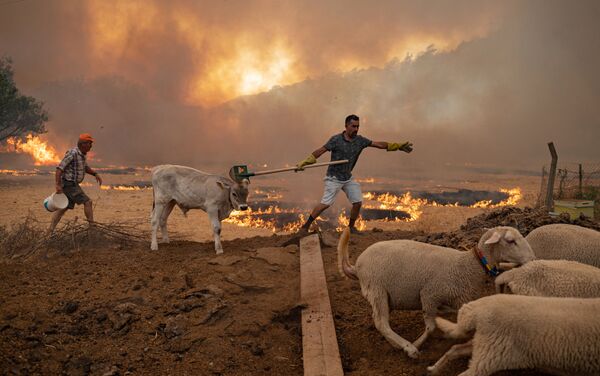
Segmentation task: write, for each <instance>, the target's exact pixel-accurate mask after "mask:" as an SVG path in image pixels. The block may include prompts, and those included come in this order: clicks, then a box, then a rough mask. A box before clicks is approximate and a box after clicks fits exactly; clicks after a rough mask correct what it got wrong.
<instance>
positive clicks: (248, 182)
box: [242, 179, 250, 188]
mask: <svg viewBox="0 0 600 376" xmlns="http://www.w3.org/2000/svg"><path fill="white" fill-rule="evenodd" d="M248 184H250V179H244V180H242V187H244V188H248Z"/></svg>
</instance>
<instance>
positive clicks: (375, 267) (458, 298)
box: [338, 227, 535, 358]
mask: <svg viewBox="0 0 600 376" xmlns="http://www.w3.org/2000/svg"><path fill="white" fill-rule="evenodd" d="M349 237H350V233H349V230H348V229H345V230H344V232H343V233H342V235H341V237H340V240H339V243H338V266H339V268H340V273H341V274H342V275H345V276H348V277H350V278H353V279H358V280H359V281H360V286H361V291H362V295H363V296H364V297H365V299H367V300H368V301H369V303H371V307H372V309H373V321H374V323H375V327H376V328H377V329H378V330H379V331H380V332H381V334H382V335H383V336H384V337H385V338H386V339H387V340H388V342H390V343H391V344H392V346H394V347H396V348H399V349H402V350H404V351H405V352H406V353H407V354H408V356H410V357H412V358H415V357H417V356H418V353H419V350H418V348H419V347H420V346H421V345H422V344H423V342H425V340H426V339H427V337H428V336H429V334H430V333H431V332H433V331H434V330H435V317H436V315H437V314H438V312H440V310H441V309H445V308H450V309H454V310H457V309H458V308H460V306H461V305H463V304H464V303H467V302H469V301H472V300H475V299H477V298H479V297H481V296H483V295H487V294H489V293H490V292H491V291H489V290H492V289H489V288H487V286H486V284H489V283H491V277H490V276H488V275H486V272H485V271H486V270H488V271H489V272H490V273H493V272H494V271H496V269H495V266H496V265H497V264H498V263H499V262H501V261H502V262H512V263H516V264H523V263H526V262H528V261H530V260H533V259H534V258H535V255H534V254H533V251H532V250H531V248H530V247H529V244H528V243H527V242H526V241H525V239H524V238H523V236H521V234H520V233H519V231H517V230H516V229H514V228H512V227H496V228H493V229H490V230H488V231H487V232H486V233H485V234H484V235H483V236H482V237H481V239H480V240H479V244H478V251H479V252H462V251H458V250H456V249H452V248H446V247H440V246H436V245H431V244H427V243H420V242H417V241H413V240H390V241H382V242H378V243H375V244H373V245H371V246H369V247H368V248H367V249H366V250H365V251H364V252H363V253H362V254H361V255H360V256H359V257H358V259H357V260H356V266H352V265H351V264H350V261H349V257H348V241H349ZM482 257H483V260H485V262H487V265H488V267H489V269H485V268H482V266H483V263H482ZM390 309H403V310H415V309H422V310H423V313H424V319H425V331H424V333H423V334H422V335H421V336H420V337H419V338H418V339H417V340H416V341H415V342H414V343H410V342H409V341H407V340H405V339H404V338H402V337H400V336H399V335H398V334H396V333H395V332H394V331H393V330H392V328H391V327H390V324H389V311H390Z"/></svg>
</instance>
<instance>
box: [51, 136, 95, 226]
mask: <svg viewBox="0 0 600 376" xmlns="http://www.w3.org/2000/svg"><path fill="white" fill-rule="evenodd" d="M93 142H94V139H93V138H92V136H91V135H90V134H89V133H83V134H80V135H79V140H78V141H77V147H75V148H73V149H70V150H69V151H67V152H66V153H65V156H64V157H63V159H62V161H61V162H60V164H59V165H58V166H56V174H55V181H56V193H64V194H65V196H67V198H68V199H69V205H68V206H67V207H66V208H65V209H59V210H57V211H56V212H54V215H53V216H52V223H51V224H50V232H52V231H54V229H55V228H56V225H57V224H58V222H59V221H60V219H61V218H62V216H63V215H64V214H65V212H66V211H67V210H68V209H73V208H74V207H75V204H78V205H80V204H83V212H84V213H85V217H86V218H87V220H88V222H89V223H92V222H94V212H93V209H92V200H91V199H90V198H89V197H88V196H87V195H86V194H85V193H84V192H83V189H81V187H80V186H79V184H80V183H81V182H82V181H83V178H84V176H85V174H86V173H88V174H90V175H93V176H94V177H95V178H96V181H97V182H98V184H100V185H101V184H102V179H101V178H100V175H98V173H97V172H96V171H94V170H92V169H91V168H90V166H88V165H87V162H86V159H85V156H86V154H87V153H88V151H90V149H91V148H92V143H93Z"/></svg>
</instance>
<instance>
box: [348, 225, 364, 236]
mask: <svg viewBox="0 0 600 376" xmlns="http://www.w3.org/2000/svg"><path fill="white" fill-rule="evenodd" d="M350 233H351V234H352V235H363V232H362V231H358V229H357V228H356V227H354V226H352V227H350Z"/></svg>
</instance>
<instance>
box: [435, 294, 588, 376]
mask: <svg viewBox="0 0 600 376" xmlns="http://www.w3.org/2000/svg"><path fill="white" fill-rule="evenodd" d="M599 318H600V299H597V298H595V299H581V298H548V297H535V296H523V295H505V294H499V295H492V296H487V297H484V298H481V299H478V300H475V301H473V302H470V303H467V304H465V305H464V306H462V308H461V309H460V310H459V311H458V320H457V323H456V324H454V323H452V322H450V321H448V320H445V319H443V318H441V317H437V318H436V319H435V321H436V323H437V325H438V327H439V328H440V329H441V330H442V331H443V332H444V333H446V335H447V336H448V337H450V338H467V337H469V336H470V335H471V334H472V332H473V331H475V333H474V336H473V339H472V340H471V341H469V342H467V343H464V344H460V345H455V346H453V347H452V348H451V349H450V350H449V351H448V352H446V354H444V355H443V356H442V357H441V358H440V359H439V360H438V361H437V362H436V363H435V365H433V366H431V367H428V368H427V370H428V371H429V372H430V373H431V374H437V373H439V371H440V370H441V369H442V368H443V367H444V365H445V364H446V363H447V362H448V361H449V360H451V359H455V358H457V357H461V356H468V355H472V356H471V361H470V362H469V368H468V369H467V370H466V371H465V372H463V373H461V374H460V375H459V376H487V375H491V374H493V373H495V372H497V371H501V370H510V369H525V368H537V369H541V370H545V371H551V372H554V373H556V372H559V373H560V374H567V375H600V319H599Z"/></svg>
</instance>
